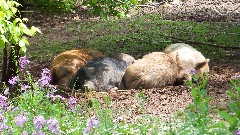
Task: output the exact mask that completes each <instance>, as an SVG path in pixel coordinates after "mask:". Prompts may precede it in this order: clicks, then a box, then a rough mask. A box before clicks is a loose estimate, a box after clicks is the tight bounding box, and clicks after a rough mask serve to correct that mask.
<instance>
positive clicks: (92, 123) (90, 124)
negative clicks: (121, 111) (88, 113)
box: [82, 116, 99, 135]
mask: <svg viewBox="0 0 240 135" xmlns="http://www.w3.org/2000/svg"><path fill="white" fill-rule="evenodd" d="M98 123H99V121H98V119H97V117H96V116H92V117H90V118H88V120H87V127H86V129H85V130H83V132H82V133H83V134H84V135H86V134H87V133H91V132H93V130H94V129H95V128H98Z"/></svg>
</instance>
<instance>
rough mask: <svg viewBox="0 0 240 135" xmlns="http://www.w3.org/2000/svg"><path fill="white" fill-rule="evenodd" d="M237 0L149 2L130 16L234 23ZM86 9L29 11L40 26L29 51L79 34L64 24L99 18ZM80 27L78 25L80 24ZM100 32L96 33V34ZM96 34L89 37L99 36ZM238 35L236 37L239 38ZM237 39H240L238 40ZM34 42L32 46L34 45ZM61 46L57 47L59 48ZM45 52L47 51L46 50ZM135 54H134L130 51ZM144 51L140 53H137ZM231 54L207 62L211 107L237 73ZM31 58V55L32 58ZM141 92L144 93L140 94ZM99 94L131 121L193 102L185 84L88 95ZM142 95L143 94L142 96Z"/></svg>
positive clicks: (239, 14) (36, 68) (220, 101)
mask: <svg viewBox="0 0 240 135" xmlns="http://www.w3.org/2000/svg"><path fill="white" fill-rule="evenodd" d="M239 6H240V3H239V2H238V0H215V1H214V0H212V1H209V0H198V1H195V0H192V1H191V2H184V3H182V4H180V5H174V4H171V3H170V4H162V3H152V4H150V5H142V7H141V9H140V10H139V11H133V12H132V17H138V16H140V15H143V14H149V13H152V14H153V13H157V14H160V15H161V16H163V18H164V19H168V20H180V21H181V20H191V21H196V22H203V21H210V22H229V23H232V24H236V23H239V22H240V7H239ZM86 12H87V11H86V10H85V9H84V8H82V7H79V9H77V10H76V12H75V13H70V14H65V15H54V16H48V15H42V14H38V13H34V14H28V15H27V18H29V20H30V21H29V22H28V23H29V24H30V25H34V26H37V27H40V29H41V31H42V33H43V34H42V35H41V36H36V37H34V38H31V39H30V43H31V44H32V45H31V46H32V47H31V48H29V51H30V52H32V53H34V52H35V51H37V50H36V49H37V48H36V46H37V45H36V44H37V42H40V41H41V42H43V40H45V38H46V42H51V43H55V42H63V43H64V42H65V41H73V40H76V39H78V38H79V36H83V37H84V36H86V35H78V34H79V33H78V34H74V32H73V33H70V32H66V31H65V28H64V26H65V25H68V24H71V23H79V22H80V23H81V22H86V21H88V20H89V21H90V20H91V21H96V22H98V21H100V20H99V17H89V16H88V15H87V14H86ZM79 29H80V28H79ZM98 36H99V35H98ZM98 36H97V35H95V37H94V36H92V37H91V38H98ZM239 39H240V38H238V41H239ZM239 43H240V42H239ZM34 46H35V47H34ZM69 49H70V48H69ZM60 51H62V50H59V52H60ZM235 52H236V53H235V54H239V53H240V50H236V51H235ZM46 55H47V53H46ZM132 55H134V54H132ZM140 55H143V54H140ZM237 56H238V57H237ZM237 56H235V55H234V56H232V57H231V59H230V58H229V59H227V60H226V61H224V62H223V61H218V60H212V59H211V62H210V73H209V80H208V83H207V89H208V91H207V93H208V95H209V96H210V97H211V98H212V100H211V105H212V106H214V108H215V107H216V108H227V106H226V102H227V100H228V99H229V98H228V96H227V94H226V91H227V90H228V89H230V83H229V81H230V79H232V78H233V77H234V76H239V75H240V64H239V61H238V62H235V61H234V60H233V59H239V55H237ZM31 59H32V60H33V59H34V57H32V58H31ZM51 60H52V58H51V59H50V58H49V57H48V59H47V60H46V59H43V60H39V61H34V65H33V66H32V69H31V72H33V73H34V74H35V75H36V76H39V75H40V72H41V69H42V68H43V67H49V63H50V61H51ZM140 93H143V95H144V96H142V95H141V94H140ZM73 95H74V96H75V97H77V98H78V99H79V102H83V101H85V98H87V97H86V95H85V94H84V93H78V92H77V93H74V94H73ZM102 95H109V96H110V98H111V101H110V107H111V108H114V109H115V110H116V111H117V114H119V116H123V117H124V118H123V119H124V120H126V121H128V122H131V121H132V120H133V119H134V118H135V117H136V116H138V115H142V114H153V115H156V116H158V117H160V118H167V117H168V116H169V115H172V114H174V113H175V112H178V111H181V110H184V109H186V107H187V106H188V105H189V104H190V103H192V97H191V95H190V88H189V86H187V85H181V86H167V87H163V88H156V89H148V90H126V91H111V92H108V93H95V92H93V93H92V95H91V97H96V98H97V99H99V100H100V101H102V102H103V101H104V98H103V96H102ZM143 97H144V98H143Z"/></svg>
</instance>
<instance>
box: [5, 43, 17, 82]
mask: <svg viewBox="0 0 240 135" xmlns="http://www.w3.org/2000/svg"><path fill="white" fill-rule="evenodd" d="M19 50H20V46H19V45H15V46H14V47H11V50H10V56H9V60H8V66H7V67H8V70H7V77H6V79H7V80H9V79H10V78H12V77H13V76H16V75H17V74H18V67H19V63H18V59H19V57H20V53H19Z"/></svg>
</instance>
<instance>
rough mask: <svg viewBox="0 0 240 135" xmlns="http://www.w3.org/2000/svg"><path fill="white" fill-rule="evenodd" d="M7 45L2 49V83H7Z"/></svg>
mask: <svg viewBox="0 0 240 135" xmlns="http://www.w3.org/2000/svg"><path fill="white" fill-rule="evenodd" d="M7 57H8V56H7V45H6V44H5V47H4V49H3V63H2V78H1V81H2V82H7V81H8V80H7V60H8V59H7Z"/></svg>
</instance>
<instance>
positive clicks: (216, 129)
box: [178, 75, 229, 135]
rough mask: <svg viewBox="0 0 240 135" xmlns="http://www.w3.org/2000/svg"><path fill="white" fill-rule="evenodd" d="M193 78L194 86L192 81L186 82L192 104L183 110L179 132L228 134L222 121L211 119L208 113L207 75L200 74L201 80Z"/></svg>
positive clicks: (209, 99)
mask: <svg viewBox="0 0 240 135" xmlns="http://www.w3.org/2000/svg"><path fill="white" fill-rule="evenodd" d="M193 78H194V79H193V80H195V81H196V80H197V84H196V86H195V85H194V83H193V82H192V81H189V82H188V84H189V86H190V87H191V96H192V98H193V104H192V105H189V106H188V109H187V110H186V111H185V112H186V113H187V117H186V118H185V121H184V124H182V125H181V126H180V128H178V132H179V134H184V135H185V134H199V135H201V134H229V132H228V131H226V130H225V127H226V126H225V124H224V123H222V122H215V121H213V118H212V117H211V116H210V115H209V111H210V109H211V107H210V105H209V102H210V101H211V98H210V97H209V96H208V95H207V87H206V85H207V77H205V76H201V80H199V79H197V78H195V76H194V75H193Z"/></svg>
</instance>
